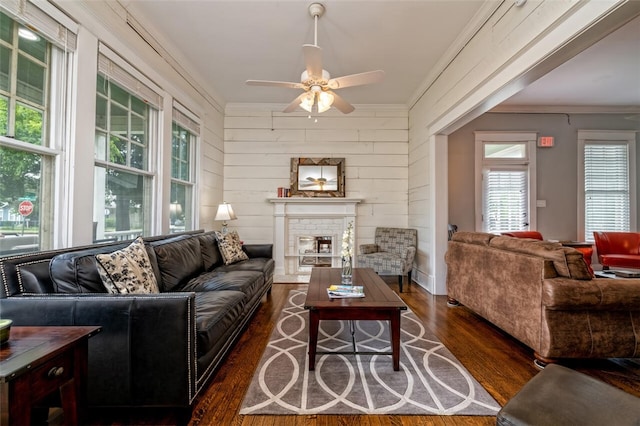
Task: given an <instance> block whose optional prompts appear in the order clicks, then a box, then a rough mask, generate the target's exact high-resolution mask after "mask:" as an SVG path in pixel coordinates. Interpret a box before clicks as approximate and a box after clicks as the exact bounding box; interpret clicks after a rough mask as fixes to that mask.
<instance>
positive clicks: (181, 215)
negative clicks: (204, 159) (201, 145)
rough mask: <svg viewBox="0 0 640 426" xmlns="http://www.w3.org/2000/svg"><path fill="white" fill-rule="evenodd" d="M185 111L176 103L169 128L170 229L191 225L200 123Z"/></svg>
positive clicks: (183, 228)
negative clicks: (170, 127) (195, 161)
mask: <svg viewBox="0 0 640 426" xmlns="http://www.w3.org/2000/svg"><path fill="white" fill-rule="evenodd" d="M183 111H184V112H183ZM188 114H189V113H188V112H187V111H186V110H185V109H184V108H183V107H181V106H180V105H179V104H175V106H174V109H173V124H172V132H171V198H170V200H169V201H170V205H169V221H170V223H169V229H170V231H171V232H181V231H185V230H192V229H194V214H193V212H194V209H193V204H194V203H193V195H194V158H195V155H194V154H195V147H196V140H197V135H198V133H199V132H200V126H199V125H198V123H197V122H195V121H194V120H193V119H191V118H190V117H189V115H188Z"/></svg>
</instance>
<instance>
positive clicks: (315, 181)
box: [299, 169, 336, 191]
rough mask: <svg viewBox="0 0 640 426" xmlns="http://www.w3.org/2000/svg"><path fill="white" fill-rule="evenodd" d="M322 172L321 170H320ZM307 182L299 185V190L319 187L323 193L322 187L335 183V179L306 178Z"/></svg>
mask: <svg viewBox="0 0 640 426" xmlns="http://www.w3.org/2000/svg"><path fill="white" fill-rule="evenodd" d="M321 171H322V169H321ZM307 180H308V182H304V183H301V184H300V185H299V186H300V188H308V187H310V186H318V187H320V191H324V186H325V185H327V184H331V183H333V182H335V181H336V179H327V178H325V177H322V176H320V177H319V178H314V177H311V176H309V177H307Z"/></svg>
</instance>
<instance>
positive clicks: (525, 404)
mask: <svg viewBox="0 0 640 426" xmlns="http://www.w3.org/2000/svg"><path fill="white" fill-rule="evenodd" d="M496 424H498V425H504V426H506V425H509V426H511V425H581V426H586V425H597V426H602V425H613V424H615V425H616V426H621V425H640V398H638V397H635V396H633V395H631V394H628V393H626V392H623V391H622V390H620V389H618V388H615V387H613V386H611V385H608V384H606V383H603V382H601V381H599V380H596V379H594V378H593V377H590V376H587V375H586V374H582V373H579V372H577V371H574V370H571V369H570V368H567V367H563V366H561V365H557V364H549V365H547V367H546V368H545V369H544V370H542V371H541V372H539V373H538V374H537V375H536V376H535V377H534V378H533V379H531V380H530V381H529V382H528V383H527V384H526V385H524V387H523V388H522V389H520V391H519V392H518V393H517V394H516V395H515V396H514V397H513V398H511V400H509V402H507V404H506V405H505V406H504V407H502V409H501V410H500V412H498V416H497V419H496Z"/></svg>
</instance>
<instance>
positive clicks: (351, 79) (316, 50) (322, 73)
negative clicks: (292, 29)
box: [247, 3, 384, 114]
mask: <svg viewBox="0 0 640 426" xmlns="http://www.w3.org/2000/svg"><path fill="white" fill-rule="evenodd" d="M324 10H325V9H324V6H323V5H322V4H320V3H312V4H311V5H310V6H309V13H310V14H311V16H312V17H313V18H314V20H315V33H314V44H305V45H303V46H302V51H303V54H304V63H305V67H306V69H305V70H304V71H303V72H302V75H301V76H300V83H294V82H287V81H269V80H247V84H248V85H250V86H275V87H286V88H290V89H302V90H303V92H302V93H301V94H300V95H299V96H298V97H297V98H295V99H294V100H293V102H291V103H290V104H289V105H288V106H287V107H286V108H285V109H284V111H283V112H293V111H294V110H295V109H296V108H297V107H298V106H300V107H301V108H303V109H304V110H306V111H308V112H314V111H317V112H319V113H322V112H325V111H326V110H328V109H329V108H331V106H334V107H336V108H337V109H338V110H339V111H340V112H342V113H343V114H349V113H350V112H352V111H353V110H354V109H355V108H354V107H353V105H351V104H350V103H349V102H347V101H345V100H344V99H343V98H341V97H340V96H338V94H337V93H335V92H334V90H336V89H343V88H345V87H352V86H362V85H365V84H372V83H377V82H380V81H382V79H383V78H384V71H382V70H377V71H368V72H363V73H360V74H350V75H345V76H343V77H338V78H331V75H330V74H329V73H328V72H327V70H325V69H323V68H322V49H321V48H320V47H318V18H319V17H320V16H322V14H324Z"/></svg>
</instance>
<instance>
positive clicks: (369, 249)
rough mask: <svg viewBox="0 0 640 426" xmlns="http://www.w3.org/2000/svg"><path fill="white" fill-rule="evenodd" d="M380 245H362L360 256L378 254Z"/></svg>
mask: <svg viewBox="0 0 640 426" xmlns="http://www.w3.org/2000/svg"><path fill="white" fill-rule="evenodd" d="M377 252H378V245H377V244H362V245H360V254H370V253H377Z"/></svg>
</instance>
